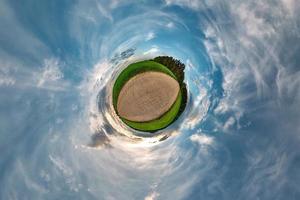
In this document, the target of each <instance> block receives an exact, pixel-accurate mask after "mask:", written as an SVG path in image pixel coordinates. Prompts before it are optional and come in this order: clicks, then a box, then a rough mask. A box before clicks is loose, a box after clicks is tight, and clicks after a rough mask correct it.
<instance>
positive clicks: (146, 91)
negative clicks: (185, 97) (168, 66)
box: [117, 71, 179, 122]
mask: <svg viewBox="0 0 300 200" xmlns="http://www.w3.org/2000/svg"><path fill="white" fill-rule="evenodd" d="M178 93H179V84H178V82H177V80H175V79H174V78H172V77H171V76H169V75H167V74H164V73H161V72H153V71H150V72H144V73H140V74H138V75H135V76H134V77H132V78H131V79H130V80H129V81H128V82H127V83H126V84H125V85H124V86H123V88H122V90H121V91H120V94H119V97H118V103H117V111H118V114H119V116H120V117H122V118H124V119H126V120H129V121H135V122H146V121H151V120H155V119H157V118H159V117H160V116H162V115H163V114H164V113H166V112H167V111H168V110H169V109H170V108H171V106H172V105H173V104H174V102H175V101H176V98H177V96H178Z"/></svg>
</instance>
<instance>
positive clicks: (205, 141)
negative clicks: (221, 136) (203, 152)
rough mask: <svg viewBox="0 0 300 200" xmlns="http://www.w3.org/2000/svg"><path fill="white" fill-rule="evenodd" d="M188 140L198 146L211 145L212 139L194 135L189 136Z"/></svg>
mask: <svg viewBox="0 0 300 200" xmlns="http://www.w3.org/2000/svg"><path fill="white" fill-rule="evenodd" d="M190 140H191V141H192V142H195V143H197V144H199V145H212V144H213V142H214V140H213V138H212V137H209V136H206V135H203V134H194V135H191V136H190Z"/></svg>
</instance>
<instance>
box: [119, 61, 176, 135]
mask: <svg viewBox="0 0 300 200" xmlns="http://www.w3.org/2000/svg"><path fill="white" fill-rule="evenodd" d="M146 71H158V72H162V73H165V74H168V75H170V76H172V77H173V78H174V79H176V80H177V78H176V76H175V75H174V73H173V72H172V71H171V70H169V69H168V68H167V67H165V66H164V65H162V64H159V63H157V62H154V61H150V60H148V61H141V62H137V63H133V64H131V65H129V66H128V67H127V68H125V69H124V70H123V71H122V72H121V73H120V75H119V76H118V78H117V79H116V81H115V84H114V87H113V106H114V108H115V110H116V112H117V109H116V108H117V106H116V105H117V101H118V97H119V93H120V91H121V89H122V87H123V85H124V84H125V83H126V82H127V81H128V80H129V79H130V78H132V77H133V76H135V75H137V74H139V73H142V72H146ZM181 102H182V93H181V91H180V92H179V94H178V97H177V99H176V101H175V103H174V104H173V105H172V107H171V108H170V109H169V111H167V112H166V113H165V114H164V115H163V116H161V117H160V118H158V119H155V120H152V121H149V122H132V121H128V120H126V119H123V118H121V119H122V121H123V122H124V123H125V124H127V125H128V126H130V127H131V128H133V129H136V130H140V131H149V132H154V131H157V130H160V129H163V128H165V127H166V126H168V125H169V124H171V123H172V122H173V121H174V120H175V119H176V117H177V114H178V111H179V109H180V106H181Z"/></svg>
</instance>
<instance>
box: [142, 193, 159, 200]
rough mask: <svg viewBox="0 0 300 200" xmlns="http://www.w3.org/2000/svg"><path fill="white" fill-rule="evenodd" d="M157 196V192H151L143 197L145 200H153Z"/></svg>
mask: <svg viewBox="0 0 300 200" xmlns="http://www.w3.org/2000/svg"><path fill="white" fill-rule="evenodd" d="M158 196H159V194H158V193H157V192H152V193H151V194H149V195H148V196H146V197H145V200H155V199H157V197H158Z"/></svg>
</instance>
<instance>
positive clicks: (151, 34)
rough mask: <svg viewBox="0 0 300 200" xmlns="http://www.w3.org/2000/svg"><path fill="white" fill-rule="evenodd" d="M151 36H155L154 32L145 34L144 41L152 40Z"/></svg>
mask: <svg viewBox="0 0 300 200" xmlns="http://www.w3.org/2000/svg"><path fill="white" fill-rule="evenodd" d="M153 38H155V33H153V32H149V33H148V34H147V36H146V41H149V40H152V39H153Z"/></svg>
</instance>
